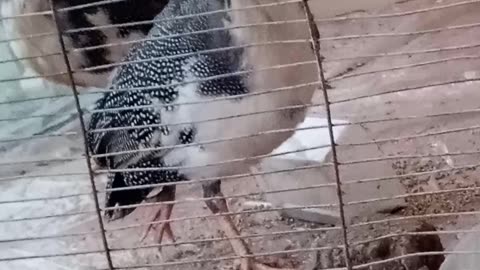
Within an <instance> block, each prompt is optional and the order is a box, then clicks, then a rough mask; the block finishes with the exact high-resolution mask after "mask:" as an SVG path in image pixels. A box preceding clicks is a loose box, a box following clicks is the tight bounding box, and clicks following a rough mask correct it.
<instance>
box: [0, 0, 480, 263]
mask: <svg viewBox="0 0 480 270" xmlns="http://www.w3.org/2000/svg"><path fill="white" fill-rule="evenodd" d="M171 1H174V0H171ZM176 1H181V0H176ZM212 1H213V0H212ZM73 2H76V3H73ZM122 2H130V3H131V1H130V0H106V1H72V2H71V3H70V2H68V1H60V0H58V1H56V0H52V1H50V2H49V1H45V0H22V1H19V0H3V2H0V4H1V7H2V14H1V18H0V20H1V22H2V27H1V28H0V30H1V32H0V38H1V39H0V46H1V47H2V48H1V49H0V52H2V55H1V58H0V83H1V89H2V93H1V94H0V111H1V117H0V122H1V123H2V133H1V137H0V144H1V161H0V166H1V168H2V169H1V173H0V174H1V175H0V194H1V195H0V205H1V209H2V211H0V269H12V270H13V269H22V270H28V269H36V270H40V269H49V270H54V269H69V270H73V269H102V270H103V269H105V270H112V269H238V268H239V267H240V266H239V260H240V259H242V258H256V259H258V260H259V261H262V262H265V263H266V264H269V265H271V266H272V267H273V266H275V267H278V268H285V269H304V270H319V269H348V270H351V269H404V270H405V269H407V270H438V269H442V270H453V269H458V270H473V269H477V267H478V266H477V265H478V264H476V261H478V260H479V258H480V256H479V254H478V253H479V252H480V247H479V245H478V243H480V241H478V240H479V239H478V236H477V234H478V232H479V227H478V214H479V205H480V181H479V174H478V170H477V167H478V166H480V164H479V163H478V160H479V158H480V148H479V146H477V144H478V142H479V139H478V138H480V136H478V135H479V128H480V126H479V125H478V120H477V119H478V117H479V116H480V115H479V113H480V108H479V107H478V102H477V100H478V99H479V98H480V96H479V95H480V94H479V92H478V90H477V88H478V80H479V75H478V66H479V63H480V62H479V59H480V56H479V55H478V53H477V51H478V47H479V46H480V43H479V40H480V38H479V35H478V32H479V31H480V30H479V29H480V28H479V27H478V26H479V25H480V22H479V21H478V16H477V14H478V12H479V11H480V10H479V9H480V1H476V0H471V1H460V0H444V1H439V0H438V1H434V0H409V1H396V2H395V1H374V0H364V1H355V3H352V2H351V1H321V0H259V1H254V0H232V1H225V2H233V3H236V6H235V7H234V8H230V9H227V10H226V11H227V12H229V13H230V14H237V13H242V14H249V12H251V13H252V14H257V13H254V12H256V11H258V10H261V11H262V12H267V13H268V12H269V11H270V10H272V13H270V15H272V14H273V15H272V16H271V17H269V20H267V21H262V20H257V18H256V17H255V15H251V16H250V17H249V16H246V17H248V18H250V19H251V21H247V22H246V23H244V24H240V25H232V26H231V27H230V29H229V31H235V30H237V29H242V30H243V31H250V29H260V28H261V29H267V30H265V31H266V32H265V33H269V34H268V35H267V36H268V37H275V35H276V33H280V32H282V31H288V29H290V28H289V27H292V25H295V26H296V27H298V26H301V27H303V30H304V31H303V32H302V31H299V32H298V36H294V35H292V36H291V37H289V38H288V39H282V40H274V41H272V40H268V38H266V39H264V40H263V41H262V42H257V43H245V44H243V45H242V46H243V48H254V47H265V48H274V46H280V47H281V46H284V47H285V48H287V51H286V52H288V53H286V54H285V55H278V57H277V58H276V59H274V61H273V60H272V61H271V62H272V63H276V64H275V65H271V66H261V67H254V68H253V69H245V70H244V71H242V72H240V73H242V74H234V75H235V76H238V75H241V76H247V75H248V74H250V73H254V72H257V73H261V72H264V73H265V81H274V82H276V81H281V79H282V78H278V77H276V76H270V77H269V76H268V74H270V75H271V74H274V73H269V72H272V70H273V71H277V70H289V72H290V73H292V74H294V75H295V74H301V75H305V74H307V73H308V74H309V76H310V74H311V76H310V77H311V80H307V81H302V82H286V84H285V85H278V83H272V84H271V85H276V87H273V88H267V89H263V92H262V93H260V94H258V93H257V94H256V95H275V94H278V93H282V92H288V91H299V90H298V89H300V88H304V87H311V88H315V89H316V90H315V93H314V95H313V97H312V99H311V101H309V102H307V103H306V104H301V105H295V106H289V107H278V108H276V109H274V110H275V111H282V110H285V111H288V110H294V109H299V108H300V109H306V110H307V113H306V116H305V119H302V121H301V122H300V123H299V124H298V125H296V126H295V127H292V128H291V129H285V130H268V131H266V132H262V133H257V134H238V136H234V137H219V138H218V139H215V140H212V141H204V142H198V143H199V144H214V143H218V142H224V141H232V140H238V139H241V138H245V137H253V136H266V135H267V134H271V133H276V132H277V133H278V132H292V135H291V136H290V137H288V138H286V139H285V141H284V142H282V144H281V145H280V146H279V147H277V148H275V149H274V150H273V151H270V152H269V153H268V154H265V155H257V156H248V157H241V158H238V159H235V160H223V161H221V162H218V163H217V164H204V165H203V166H204V167H208V166H213V165H215V166H223V165H226V164H229V163H234V162H237V163H238V165H236V166H238V167H241V168H242V170H241V173H234V174H233V173H232V174H231V175H227V176H222V177H221V180H222V189H223V192H224V194H225V196H224V198H225V199H226V200H227V202H228V203H229V206H230V211H229V212H228V213H223V214H218V213H217V214H213V213H212V212H210V211H209V209H208V207H207V206H206V205H205V202H206V201H208V200H209V199H208V198H204V197H202V188H201V185H202V183H203V182H205V181H213V180H219V179H218V178H211V179H208V178H207V179H200V180H198V179H196V180H197V181H185V182H174V183H161V184H158V183H157V184H149V185H147V186H146V187H150V188H151V187H168V186H175V187H176V198H175V199H174V200H171V201H170V202H142V203H141V204H136V205H134V206H133V207H135V208H136V210H135V211H133V212H132V213H131V214H130V215H128V216H126V217H125V218H123V219H118V220H114V221H107V220H105V218H104V212H105V211H106V210H111V209H126V208H129V207H130V208H131V207H132V206H114V207H106V206H105V193H106V191H107V190H110V191H111V190H114V189H115V188H113V189H112V188H108V187H107V186H106V181H107V177H106V174H107V173H108V172H110V171H111V169H104V168H96V167H95V166H94V165H93V163H92V161H91V158H95V154H92V153H91V151H89V150H88V147H87V145H86V139H87V136H88V134H89V132H92V131H90V130H87V126H88V123H89V121H90V117H91V115H92V114H94V113H99V111H98V109H95V107H94V104H95V101H97V100H98V99H99V98H100V97H101V96H102V95H103V94H104V93H107V92H109V91H111V90H108V81H109V80H110V79H112V77H111V74H113V73H112V72H113V71H112V70H113V68H118V69H121V68H122V65H125V64H128V61H126V60H124V57H125V56H126V55H127V53H128V52H130V51H131V50H132V49H133V48H134V46H136V45H138V44H141V43H140V42H141V41H145V40H147V39H149V36H147V35H146V33H147V32H148V31H143V30H142V29H140V28H138V29H137V28H135V27H139V26H141V25H147V26H146V27H147V28H149V27H150V28H151V27H152V24H153V23H155V24H158V25H160V26H161V25H162V23H164V22H162V21H161V20H157V19H155V15H156V13H161V12H162V11H161V10H162V8H163V7H164V6H163V4H158V2H162V3H163V2H166V1H154V0H152V1H144V2H142V4H145V8H144V9H141V10H142V12H141V16H140V17H139V18H141V19H142V20H139V21H134V20H132V19H131V18H134V17H135V15H132V17H128V16H127V17H125V18H126V19H124V21H121V22H117V23H116V24H115V23H114V22H112V21H113V19H112V18H113V17H109V18H110V19H105V18H106V17H105V16H106V15H105V14H109V15H111V14H112V13H115V12H123V11H122V10H120V9H110V10H109V9H108V7H109V6H111V5H116V4H118V3H122ZM151 2H155V4H154V5H153V6H149V5H148V3H151ZM219 2H223V1H219ZM333 2H335V3H333ZM134 5H137V6H136V7H138V5H139V4H138V3H137V4H134ZM127 6H128V5H127ZM129 7H131V6H129ZM155 8H156V9H155ZM295 8H297V13H298V14H296V13H295V12H294V9H295ZM147 9H148V11H149V12H150V13H151V14H150V15H146V14H145V13H144V11H145V12H146V10H147ZM298 10H300V11H301V12H298ZM99 12H104V14H103V15H105V16H104V17H102V16H99V17H95V16H97V15H99ZM108 12H110V13H108ZM223 12H225V11H223ZM275 12H278V13H275ZM133 13H134V11H133V10H132V14H133ZM72 14H75V15H74V16H80V17H78V18H84V19H85V20H86V21H88V22H89V23H90V25H87V26H82V25H80V24H74V23H73V22H72V21H73V20H74V19H72V18H74V16H71V17H69V16H70V15H72ZM258 14H259V13H258ZM278 14H281V15H278ZM282 14H283V15H282ZM117 15H118V14H117ZM201 15H202V14H195V13H194V12H193V13H192V14H188V15H184V16H179V17H178V18H175V20H178V21H181V20H182V19H188V18H191V17H195V16H201ZM203 15H205V14H203ZM287 15H288V16H287ZM89 16H90V17H89ZM142 16H143V17H142ZM145 16H146V17H145ZM148 16H150V17H148ZM232 16H233V15H232ZM117 17H118V16H117ZM92 18H93V19H92ZM98 18H100V19H98ZM178 23H181V22H178ZM148 25H150V26H148ZM125 27H126V28H128V27H132V29H133V28H135V29H134V30H135V31H133V30H132V31H133V32H131V33H130V35H117V34H118V33H117V32H115V31H120V30H119V29H122V28H125ZM112 29H113V30H112ZM139 29H140V30H139ZM147 30H148V29H147ZM218 30H219V29H212V30H208V31H218ZM142 31H143V32H142ZM252 31H253V30H252ZM268 31H270V32H268ZM300 32H301V33H300ZM99 33H100V34H99ZM98 34H99V35H100V36H102V37H103V39H101V41H102V42H100V43H98V42H97V43H95V42H93V41H91V40H89V38H90V37H91V36H90V35H92V36H93V35H98ZM189 34H194V33H187V32H186V33H181V35H189ZM270 34H271V36H270ZM74 35H76V38H77V41H78V40H80V41H82V40H83V41H85V42H83V43H82V42H80V43H75V42H73V40H74ZM101 49H106V50H107V55H108V57H106V60H105V62H103V63H100V64H98V63H96V62H95V61H86V60H85V59H86V58H88V57H90V58H89V59H88V60H92V59H93V60H95V59H97V58H96V57H99V56H98V55H96V56H93V57H92V56H88V55H87V54H86V53H85V52H91V51H95V50H101ZM233 49H235V48H221V49H219V50H223V51H228V50H233ZM237 49H238V48H237ZM309 49H310V50H309ZM299 50H300V51H301V50H305V53H306V52H308V55H309V58H308V59H303V60H301V61H298V62H285V61H283V62H282V58H283V57H285V58H287V57H288V55H289V54H290V52H299ZM202 53H212V52H202ZM213 53H214V52H213ZM301 53H304V52H303V51H301ZM174 57H175V56H173V58H174ZM97 60H98V59H97ZM107 60H108V61H107ZM100 62H101V61H100ZM86 63H87V64H86ZM309 72H310V73H309ZM222 76H232V74H230V75H229V74H224V75H222ZM310 77H309V78H310ZM205 80H208V79H205ZM284 81H285V80H284ZM123 90H125V91H131V90H132V89H123ZM137 90H138V89H137ZM248 96H249V94H245V97H248ZM252 96H253V95H252ZM237 98H238V97H237ZM250 98H251V97H250ZM225 99H226V98H223V97H220V98H218V97H217V98H211V99H209V100H202V101H201V102H204V104H202V106H205V108H208V106H214V105H213V104H215V102H219V101H225ZM195 102H197V101H196V100H192V101H190V100H187V101H186V102H185V104H179V106H190V105H192V104H191V103H195ZM239 102H241V101H239ZM197 103H198V102H197ZM256 109H258V111H257V112H248V113H245V114H243V115H238V116H228V115H218V116H216V117H213V118H210V119H204V120H202V121H200V122H204V123H215V122H216V121H222V120H225V119H231V118H234V117H238V118H239V119H240V118H241V117H243V118H245V117H252V118H253V117H257V116H258V115H261V114H266V113H271V112H272V111H273V110H271V109H270V108H268V109H264V108H263V109H262V108H261V106H260V108H256ZM120 110H121V109H120ZM244 122H245V120H244ZM246 123H248V122H246ZM198 124H199V125H200V124H201V123H198ZM265 125H267V126H268V123H265ZM212 126H213V127H214V126H215V125H214V124H213V125H210V127H212ZM125 128H131V127H125ZM134 128H135V127H134ZM245 147H259V146H250V145H247V146H245ZM148 150H149V149H146V151H148ZM150 150H152V149H150ZM246 161H256V162H254V163H252V164H250V163H247V162H246ZM244 162H245V163H244ZM198 167H202V166H198ZM152 169H153V170H155V169H156V170H161V169H162V168H150V170H152ZM193 169H200V168H193ZM135 170H137V171H140V170H142V168H136V169H135ZM135 188H138V187H134V188H132V187H130V188H124V190H125V191H127V192H128V191H129V190H134V189H135ZM172 202H173V203H174V205H175V207H174V210H173V213H172V216H171V217H169V221H170V223H171V226H172V230H173V232H174V234H175V237H176V240H175V242H169V241H163V242H162V243H161V244H159V243H157V242H156V241H154V239H152V237H149V238H147V239H146V240H144V241H138V238H139V237H140V236H141V233H142V230H144V229H145V228H146V227H147V226H148V225H152V224H161V223H162V222H159V221H152V220H151V217H150V215H151V211H153V209H154V208H155V207H158V206H160V205H165V204H167V203H172ZM222 216H229V217H231V218H232V219H233V221H234V223H235V226H236V227H237V229H238V230H239V232H240V235H239V236H238V237H237V238H239V239H244V240H245V241H246V243H247V244H248V246H249V247H250V249H251V252H250V253H249V254H243V255H239V254H236V253H235V252H234V250H233V249H232V247H231V246H230V243H229V240H231V238H232V237H231V236H229V235H227V234H225V233H224V232H223V231H222V230H221V228H220V227H219V225H218V224H217V223H216V221H217V220H218V219H219V217H222ZM229 238H230V239H229ZM240 261H241V260H240ZM258 269H260V268H258Z"/></svg>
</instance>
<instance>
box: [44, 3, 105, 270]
mask: <svg viewBox="0 0 480 270" xmlns="http://www.w3.org/2000/svg"><path fill="white" fill-rule="evenodd" d="M49 3H50V7H51V11H52V18H53V21H54V23H55V25H56V28H57V29H56V30H57V35H58V42H59V44H60V48H61V50H62V56H63V59H64V61H65V66H66V69H67V73H68V74H67V75H68V80H69V81H70V87H71V89H72V94H73V97H74V99H75V107H76V109H77V114H78V121H79V122H80V128H81V132H82V139H83V147H84V150H85V152H84V153H85V162H86V164H87V169H88V176H89V179H90V185H91V188H92V196H93V200H94V204H95V210H96V215H97V220H98V226H99V228H100V232H101V233H100V235H101V238H102V244H103V248H104V252H105V259H106V261H107V265H108V269H109V270H113V269H114V267H113V262H112V257H111V255H110V249H109V247H108V241H107V236H106V231H105V226H104V224H103V219H102V212H101V210H100V202H99V199H98V191H97V187H96V185H95V175H94V171H93V168H92V164H91V159H90V152H89V151H88V145H87V129H86V125H85V120H84V118H83V110H82V108H81V105H80V99H79V96H78V90H77V86H76V84H75V79H74V78H73V71H72V68H71V66H70V61H69V59H68V55H67V50H66V47H65V42H64V40H63V33H62V29H61V26H60V25H59V23H58V14H57V7H56V5H55V3H54V2H53V0H49Z"/></svg>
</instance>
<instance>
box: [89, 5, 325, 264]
mask: <svg viewBox="0 0 480 270" xmlns="http://www.w3.org/2000/svg"><path fill="white" fill-rule="evenodd" d="M277 2H278V0H271V1H270V2H266V1H255V0H231V1H228V0H210V1H205V0H176V1H170V2H169V3H168V4H167V5H166V6H165V8H164V10H163V11H162V12H161V13H160V14H159V15H158V16H157V17H156V18H155V20H156V23H155V24H154V27H153V28H152V30H151V31H150V33H149V36H148V38H147V39H146V40H145V41H143V42H141V43H139V44H137V45H135V46H134V47H133V48H132V49H131V51H130V52H129V54H128V56H127V58H126V59H125V65H122V66H121V67H118V70H116V71H115V74H114V76H113V79H112V82H111V86H110V90H111V91H108V92H107V93H105V94H104V96H103V97H102V98H101V99H100V100H98V101H97V103H96V109H95V110H94V111H93V112H92V113H93V114H92V118H91V120H90V123H89V136H88V144H89V147H90V151H91V153H92V154H93V158H94V161H95V163H96V164H97V165H99V166H100V167H106V168H108V178H109V182H108V190H107V199H106V206H107V207H111V206H115V205H120V206H129V205H135V204H138V203H140V202H141V201H143V200H145V199H146V198H147V195H148V193H149V192H150V191H152V188H151V187H150V188H147V189H142V188H137V187H140V186H141V185H144V184H150V185H151V184H163V183H178V182H179V181H196V180H201V179H203V180H204V181H202V183H201V185H202V189H203V194H204V197H205V198H206V199H207V200H206V204H207V206H208V208H209V209H210V210H211V211H212V212H213V213H214V214H219V215H218V219H219V222H220V224H221V225H222V229H223V231H224V232H225V234H226V236H227V237H228V238H229V241H230V243H231V245H232V248H233V250H234V252H235V253H236V254H237V255H238V256H240V257H241V258H242V259H241V266H242V268H241V269H274V268H271V267H268V266H266V265H264V264H261V263H259V262H257V261H256V260H254V259H253V258H251V257H248V258H246V257H245V256H248V255H249V254H251V251H250V249H249V247H248V246H247V244H246V242H245V241H244V240H243V239H241V238H239V232H238V230H237V228H236V226H235V225H234V223H233V222H232V219H231V217H230V216H229V215H225V214H226V213H228V212H229V209H228V206H227V202H226V200H225V198H224V196H223V194H222V191H221V181H220V180H218V179H222V178H225V177H227V176H231V175H234V174H238V173H245V171H244V170H245V166H242V165H243V162H247V163H248V164H252V163H255V162H258V158H256V157H257V156H261V155H266V154H268V153H270V152H271V151H272V150H274V149H275V148H276V147H278V146H279V145H280V144H281V143H283V142H284V141H285V140H286V139H288V138H289V137H290V136H291V135H292V133H293V129H294V128H295V126H296V125H297V124H298V123H300V122H301V121H303V119H304V118H305V114H306V106H303V105H306V104H309V103H310V100H311V98H312V95H313V93H314V90H315V87H314V86H313V85H312V84H311V83H312V82H314V81H316V79H317V77H316V74H317V73H316V70H315V68H314V66H312V65H305V64H303V65H300V64H299V65H290V66H286V67H285V66H284V67H282V68H279V67H278V68H269V69H267V67H272V66H275V65H285V64H292V63H297V62H302V61H309V60H312V59H313V52H312V50H311V46H310V43H309V42H308V37H309V32H308V26H307V23H306V22H305V21H297V22H295V23H289V24H283V25H279V24H274V23H271V22H274V21H283V20H299V19H305V15H304V12H303V7H302V6H301V4H300V3H292V4H289V5H274V3H277ZM268 3H270V4H271V5H267V6H265V7H256V8H250V9H244V10H241V11H239V10H238V9H241V8H244V7H247V6H253V5H260V4H262V5H265V4H268ZM198 13H202V14H203V15H201V16H200V15H199V16H189V15H191V14H198ZM175 18H176V19H175ZM260 23H263V24H264V25H261V26H246V25H248V24H260ZM268 23H270V24H268ZM242 25H243V27H240V26H242ZM222 28H224V29H222ZM186 33H190V34H186ZM286 40H297V42H285V41H286ZM298 40H301V41H300V42H298ZM262 43H263V45H262ZM266 43H269V44H268V46H266ZM247 44H257V45H248V46H246V45H247ZM215 49H219V51H217V52H212V51H213V50H215ZM229 73H235V74H233V75H232V74H231V75H225V74H229ZM247 73H248V74H247ZM300 84H303V85H300ZM299 85H300V86H299ZM289 86H290V87H291V89H289V88H288V87H289ZM293 86H295V87H293ZM282 87H283V88H284V89H282ZM285 87H287V88H285ZM273 89H276V90H273ZM207 101H208V102H207ZM234 116H238V117H234ZM219 118H220V119H219ZM275 130H282V131H275ZM260 133H263V134H261V135H259V134H260ZM255 134H257V135H256V136H253V135H255ZM227 138H235V139H227ZM150 150H151V151H150ZM245 159H247V160H245ZM241 163H242V164H241ZM147 168H149V169H148V170H143V171H142V170H141V169H147ZM208 179H210V180H212V179H214V180H212V181H207V180H208ZM125 187H135V189H131V188H129V189H125ZM115 188H124V189H122V190H115ZM174 198H175V188H174V184H173V185H172V186H163V188H161V192H159V193H158V195H157V196H155V198H154V199H155V200H156V201H158V202H168V201H172V200H174ZM172 207H173V205H172V204H162V206H161V207H160V208H159V211H158V212H157V213H156V214H155V215H154V220H156V221H157V223H159V224H161V225H160V227H159V228H158V229H159V232H158V236H159V237H158V241H159V242H161V241H162V237H163V235H164V233H167V234H170V236H172V235H171V229H170V225H169V221H168V220H169V218H170V214H171V211H172ZM132 208H134V207H132ZM131 211H132V209H128V210H127V209H125V207H122V208H121V210H111V209H110V210H108V211H106V216H107V217H109V218H122V217H125V216H126V215H128V214H129V213H130V212H131ZM150 228H151V227H150ZM150 228H149V229H150Z"/></svg>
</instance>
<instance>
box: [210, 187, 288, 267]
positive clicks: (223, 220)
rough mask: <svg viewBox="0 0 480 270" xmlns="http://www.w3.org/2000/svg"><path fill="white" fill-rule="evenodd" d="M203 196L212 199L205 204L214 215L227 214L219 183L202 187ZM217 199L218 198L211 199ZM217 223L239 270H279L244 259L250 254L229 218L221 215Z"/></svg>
mask: <svg viewBox="0 0 480 270" xmlns="http://www.w3.org/2000/svg"><path fill="white" fill-rule="evenodd" d="M203 195H204V197H205V198H212V199H211V200H207V201H206V204H207V206H208V208H209V209H210V210H211V211H212V212H213V213H214V214H224V213H229V212H230V211H229V210H228V205H227V201H226V200H225V198H224V196H223V194H222V191H221V188H220V182H215V183H213V184H209V185H204V186H203ZM213 197H219V198H213ZM219 222H220V225H221V226H222V229H223V231H224V233H225V235H226V236H227V238H228V240H229V241H230V244H231V245H232V248H233V250H234V252H235V254H236V255H237V256H239V257H242V258H241V259H240V262H241V267H240V269H241V270H275V269H277V270H279V269H280V268H275V267H270V266H267V265H265V264H262V263H259V262H256V261H255V259H254V258H251V257H250V258H245V256H248V255H251V254H252V252H251V251H250V249H249V248H248V246H247V244H246V243H245V241H243V239H241V238H239V237H240V233H239V232H238V229H237V228H236V227H235V224H234V223H233V221H232V219H231V217H230V216H226V215H221V216H219ZM281 269H283V270H293V269H286V268H281Z"/></svg>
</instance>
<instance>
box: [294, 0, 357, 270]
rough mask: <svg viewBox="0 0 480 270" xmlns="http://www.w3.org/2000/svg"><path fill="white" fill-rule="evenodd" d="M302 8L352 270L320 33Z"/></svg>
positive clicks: (307, 8)
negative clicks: (313, 61)
mask: <svg viewBox="0 0 480 270" xmlns="http://www.w3.org/2000/svg"><path fill="white" fill-rule="evenodd" d="M302 4H303V8H304V10H305V17H306V18H307V20H308V27H309V33H310V38H311V44H312V48H313V52H314V54H315V60H316V62H317V71H318V79H319V81H320V82H321V90H322V93H323V98H324V104H325V111H326V117H327V123H328V135H329V140H330V147H331V151H332V162H333V169H334V172H335V183H336V189H337V199H338V206H339V212H340V220H341V226H342V235H343V245H344V248H343V251H344V256H345V263H346V267H347V269H348V270H352V269H353V268H352V267H353V265H352V259H351V258H350V244H349V240H348V233H347V223H346V218H345V210H344V207H345V205H344V203H343V191H342V183H341V179H340V168H339V163H338V158H337V145H336V143H335V137H334V134H333V121H332V112H331V110H330V100H329V98H328V83H327V80H326V79H325V73H324V70H323V60H324V57H323V56H322V55H321V53H320V49H321V46H320V40H321V37H320V32H319V30H318V26H317V24H316V22H315V18H314V16H313V13H312V11H311V9H310V6H309V0H302Z"/></svg>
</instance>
